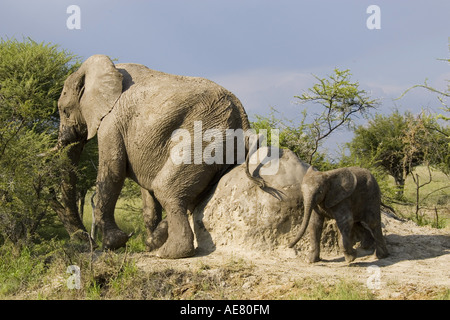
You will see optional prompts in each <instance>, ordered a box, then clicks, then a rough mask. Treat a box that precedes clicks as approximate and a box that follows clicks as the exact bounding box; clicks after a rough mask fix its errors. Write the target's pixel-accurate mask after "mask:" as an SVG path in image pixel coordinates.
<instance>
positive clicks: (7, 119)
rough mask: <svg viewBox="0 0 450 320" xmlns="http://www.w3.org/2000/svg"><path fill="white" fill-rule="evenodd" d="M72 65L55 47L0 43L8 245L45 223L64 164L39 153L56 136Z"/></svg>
mask: <svg viewBox="0 0 450 320" xmlns="http://www.w3.org/2000/svg"><path fill="white" fill-rule="evenodd" d="M77 66H78V63H77V60H76V57H75V56H74V55H72V54H70V53H68V52H66V51H63V50H60V49H59V48H58V47H57V46H55V45H51V44H44V43H36V42H34V41H33V40H31V39H25V40H24V41H22V42H19V41H17V40H15V39H9V40H3V39H2V40H1V41H0V168H1V170H0V232H1V234H3V235H6V238H8V239H9V240H11V241H13V242H19V241H22V240H25V241H28V240H30V239H31V238H32V237H33V236H34V234H35V232H36V231H37V228H38V227H39V226H40V224H41V223H43V222H44V221H46V219H47V220H48V219H50V218H51V216H50V215H49V210H48V209H49V201H48V200H49V199H50V198H52V197H54V195H55V192H56V190H57V188H58V185H59V177H58V174H57V173H58V170H59V169H62V168H64V167H66V166H67V161H66V160H67V159H65V157H64V155H63V154H60V155H52V156H44V154H46V152H47V151H48V150H49V149H50V148H51V147H53V146H54V144H55V138H56V137H57V131H58V125H59V116H58V112H57V101H58V98H59V95H60V92H61V90H62V87H63V84H64V80H65V79H66V77H67V75H68V74H69V73H70V72H72V71H73V70H74V68H76V67H77Z"/></svg>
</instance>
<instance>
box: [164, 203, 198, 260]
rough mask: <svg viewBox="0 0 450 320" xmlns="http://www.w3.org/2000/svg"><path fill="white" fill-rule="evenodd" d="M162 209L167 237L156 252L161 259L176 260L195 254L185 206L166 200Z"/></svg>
mask: <svg viewBox="0 0 450 320" xmlns="http://www.w3.org/2000/svg"><path fill="white" fill-rule="evenodd" d="M163 207H164V209H165V210H166V213H167V224H168V237H167V240H166V242H165V243H164V244H163V245H162V247H161V248H159V250H158V256H159V257H161V258H168V259H178V258H186V257H191V256H193V255H194V254H195V248H194V233H193V232H192V229H191V226H190V224H189V220H188V216H187V206H186V205H183V203H181V202H180V201H179V200H172V201H170V200H166V201H164V203H163Z"/></svg>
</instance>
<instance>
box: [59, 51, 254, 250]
mask: <svg viewBox="0 0 450 320" xmlns="http://www.w3.org/2000/svg"><path fill="white" fill-rule="evenodd" d="M58 108H59V112H60V117H61V122H60V129H59V138H58V148H61V147H64V146H68V145H69V144H72V143H74V142H79V143H82V144H83V143H85V142H86V141H87V140H89V139H91V138H92V137H94V136H95V135H97V137H98V147H99V167H98V176H97V204H96V207H95V220H96V223H97V225H98V226H99V227H100V230H101V231H102V234H103V239H102V242H103V247H104V248H105V249H116V248H119V247H122V246H124V245H125V243H126V242H127V240H128V236H127V235H126V234H125V233H124V232H123V231H122V230H120V229H119V227H118V226H117V224H116V222H115V219H114V208H115V205H116V201H117V198H118V196H119V194H120V191H121V189H122V186H123V182H124V180H125V178H126V177H129V178H131V179H133V180H134V181H136V182H137V183H138V184H139V185H140V186H141V188H143V189H145V190H146V191H143V196H144V200H145V203H146V210H145V212H146V215H145V220H146V224H147V226H148V227H149V228H150V230H148V231H149V233H150V236H149V239H148V241H147V243H148V245H149V246H150V249H155V248H156V247H158V246H160V245H162V246H161V247H160V249H159V252H158V254H159V256H160V257H163V258H182V257H188V256H192V255H193V254H194V244H193V233H192V230H191V228H190V225H189V222H188V217H187V210H188V209H192V208H193V207H194V206H195V204H196V203H197V201H199V200H200V198H201V196H202V194H203V193H204V191H206V189H208V188H209V187H210V186H211V185H212V184H213V183H214V182H216V181H217V179H218V178H219V177H220V176H221V175H223V173H224V172H225V171H226V170H227V169H228V168H229V167H230V166H231V165H233V163H230V161H214V162H213V163H210V162H208V163H206V162H205V161H203V160H202V159H200V160H201V161H198V149H196V148H198V145H197V146H196V143H197V144H198V143H199V142H198V139H201V140H200V148H202V145H203V146H204V144H205V142H204V141H203V139H202V138H201V137H200V138H199V137H195V136H194V135H195V134H199V133H200V134H201V133H203V132H205V131H207V130H208V129H211V130H216V131H212V132H217V130H219V132H221V133H222V134H223V137H225V130H226V129H242V130H243V131H246V130H248V129H250V126H249V122H248V119H247V115H246V113H245V110H244V108H243V107H242V104H241V103H240V101H239V100H238V99H237V98H236V97H235V96H234V95H233V94H232V93H230V92H229V91H227V90H226V89H224V88H222V87H221V86H219V85H217V84H215V83H214V82H212V81H209V80H206V79H203V78H194V77H184V76H176V75H170V74H166V73H163V72H158V71H154V70H151V69H149V68H147V67H145V66H143V65H139V64H132V63H126V64H117V65H114V64H113V63H112V61H111V60H110V59H109V58H108V57H107V56H105V55H94V56H91V57H90V58H88V59H87V60H86V61H85V62H84V63H83V64H82V65H81V66H80V68H79V69H78V70H77V71H76V72H74V73H73V74H71V75H70V76H69V77H68V78H67V80H66V81H65V83H64V88H63V91H62V93H61V96H60V99H59V101H58ZM178 129H184V131H183V132H185V133H187V132H188V133H189V134H190V137H191V138H192V137H193V138H194V139H193V140H194V141H192V144H191V145H189V142H190V140H189V139H186V141H183V143H184V145H183V148H182V151H183V152H188V154H186V153H183V157H182V159H184V160H186V161H182V162H181V163H178V162H177V163H175V162H176V161H175V162H174V160H173V157H171V150H172V149H173V147H175V146H179V143H180V141H181V140H178V141H173V140H174V139H172V134H173V133H174V132H179V131H177V130H178ZM184 138H186V137H185V136H184ZM187 138H189V137H187ZM216 138H217V137H216ZM206 140H207V139H206ZM224 140H225V139H224ZM177 144H178V145H177ZM192 145H194V147H192ZM237 145H238V143H236V145H234V148H233V150H232V154H234V155H235V156H236V157H234V158H233V159H234V160H235V162H236V161H238V160H239V159H237V158H238V155H237V153H238V152H237V149H238V147H237ZM218 146H220V147H221V148H222V149H221V150H219V147H217V148H216V149H215V150H214V151H215V153H216V155H217V153H219V154H222V155H223V158H224V159H225V155H227V156H228V157H229V152H230V150H228V153H227V150H226V146H227V144H225V143H224V144H222V145H220V144H219V145H218ZM185 147H186V148H187V149H186V148H185ZM228 147H230V146H229V145H228ZM227 149H229V148H227ZM202 150H203V149H200V152H202ZM245 150H246V151H245V152H247V151H248V147H246V148H245ZM221 151H222V152H223V153H220V152H221ZM228 157H227V160H229V158H228ZM200 158H201V154H200ZM192 159H193V160H192ZM247 159H248V157H247ZM196 160H197V161H196ZM247 172H248V170H247ZM249 178H251V179H253V180H254V181H255V182H257V183H260V184H261V181H260V180H257V179H258V178H256V177H252V176H251V175H250V174H249ZM161 208H164V209H165V211H166V213H167V224H165V223H166V222H164V226H162V227H161V228H162V229H164V227H165V226H167V228H168V230H167V231H168V236H167V233H165V232H157V234H162V235H164V234H166V236H167V240H166V241H165V242H164V240H165V239H154V237H153V235H154V233H155V232H154V231H155V229H156V228H157V226H158V223H159V222H160V221H161V214H160V213H161ZM162 243H164V244H162Z"/></svg>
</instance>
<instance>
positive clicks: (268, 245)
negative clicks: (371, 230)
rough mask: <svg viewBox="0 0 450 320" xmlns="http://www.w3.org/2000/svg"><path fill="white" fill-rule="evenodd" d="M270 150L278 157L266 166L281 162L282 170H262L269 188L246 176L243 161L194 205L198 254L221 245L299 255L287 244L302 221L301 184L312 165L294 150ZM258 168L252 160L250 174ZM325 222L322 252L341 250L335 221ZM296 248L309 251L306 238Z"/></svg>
mask: <svg viewBox="0 0 450 320" xmlns="http://www.w3.org/2000/svg"><path fill="white" fill-rule="evenodd" d="M271 149H272V150H271V151H272V152H279V153H280V157H279V159H278V160H277V159H273V160H271V161H270V162H269V163H266V164H265V165H264V166H265V167H267V166H270V165H272V164H273V162H274V161H278V165H279V167H278V172H277V173H276V174H275V175H264V174H260V176H261V177H263V178H264V180H265V181H266V182H267V184H268V185H269V186H270V188H268V189H266V191H263V190H261V189H260V188H258V187H257V186H255V184H253V183H252V182H251V181H249V180H248V179H247V177H246V174H245V167H244V165H240V166H237V167H235V168H233V169H232V170H231V171H229V172H228V173H227V174H225V175H224V176H223V177H222V178H221V179H220V181H219V183H218V184H217V185H216V187H215V188H214V189H213V190H212V191H211V193H210V194H209V195H208V196H207V197H206V198H205V200H203V201H202V202H201V203H200V204H199V205H198V206H197V207H196V208H195V210H194V211H193V214H192V221H191V223H192V224H193V229H194V233H195V237H196V242H197V251H198V252H199V253H203V254H207V253H210V252H213V251H214V250H216V249H221V250H229V251H236V252H238V251H247V252H250V251H252V252H255V253H258V252H259V253H264V254H267V252H268V251H275V250H276V251H285V252H286V253H287V254H295V252H294V250H293V249H289V248H287V245H288V243H289V242H290V241H291V240H292V238H293V237H294V236H295V234H296V232H298V229H299V227H300V224H301V221H302V217H303V198H302V195H301V192H300V185H301V182H302V178H303V175H304V174H305V173H306V171H307V169H308V167H309V165H308V164H306V163H303V162H302V161H300V160H299V159H298V157H297V156H296V155H295V154H294V153H293V152H292V151H290V150H287V149H281V150H280V149H277V148H273V147H272V148H271ZM253 157H257V154H256V153H255V154H254V155H253ZM253 157H252V158H253ZM252 160H254V159H252ZM252 160H251V162H252ZM254 161H255V162H256V160H254ZM257 163H260V161H257ZM258 168H261V166H260V165H258V164H251V165H250V172H253V174H255V175H257V174H258V171H259V169H258ZM325 224H326V225H325V227H324V232H323V236H322V244H323V250H324V251H325V252H327V251H328V252H329V251H338V244H337V232H336V227H335V223H334V221H329V222H328V221H327V222H325ZM298 247H299V248H300V250H299V251H302V252H303V251H304V252H306V251H307V250H308V248H309V243H308V239H307V237H305V239H302V240H301V241H300V242H299V245H298ZM299 251H297V252H299Z"/></svg>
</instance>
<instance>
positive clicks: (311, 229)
mask: <svg viewBox="0 0 450 320" xmlns="http://www.w3.org/2000/svg"><path fill="white" fill-rule="evenodd" d="M323 221H324V217H323V216H322V215H320V214H319V213H317V212H316V211H315V210H313V211H312V214H311V218H310V220H309V225H308V233H309V239H310V246H311V249H310V252H309V257H308V262H309V263H314V262H318V261H320V239H321V238H322V230H323Z"/></svg>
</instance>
